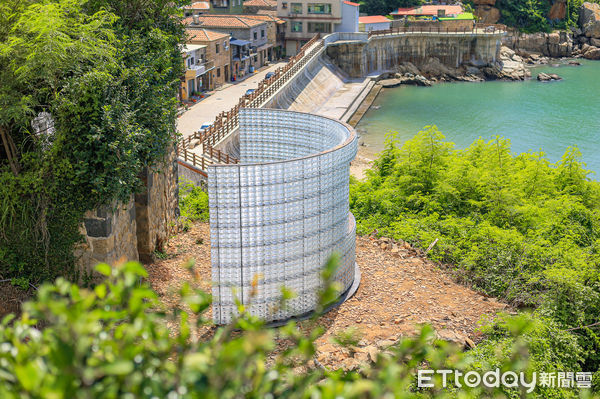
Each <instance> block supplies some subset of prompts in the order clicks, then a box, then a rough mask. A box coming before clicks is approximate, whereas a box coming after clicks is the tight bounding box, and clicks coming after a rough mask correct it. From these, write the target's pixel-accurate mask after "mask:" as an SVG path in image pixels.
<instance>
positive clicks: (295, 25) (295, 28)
mask: <svg viewBox="0 0 600 399" xmlns="http://www.w3.org/2000/svg"><path fill="white" fill-rule="evenodd" d="M292 32H302V22H292Z"/></svg>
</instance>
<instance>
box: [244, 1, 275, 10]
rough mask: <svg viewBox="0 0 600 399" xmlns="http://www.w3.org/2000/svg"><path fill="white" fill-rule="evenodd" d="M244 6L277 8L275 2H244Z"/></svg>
mask: <svg viewBox="0 0 600 399" xmlns="http://www.w3.org/2000/svg"><path fill="white" fill-rule="evenodd" d="M244 5H245V6H254V7H269V8H275V9H276V8H277V1H276V0H246V1H244Z"/></svg>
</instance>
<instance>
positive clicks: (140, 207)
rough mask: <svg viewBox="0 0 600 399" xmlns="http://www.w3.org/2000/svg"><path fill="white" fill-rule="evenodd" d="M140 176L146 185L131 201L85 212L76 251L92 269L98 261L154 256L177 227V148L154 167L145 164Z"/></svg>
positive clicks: (86, 268)
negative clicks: (82, 237)
mask: <svg viewBox="0 0 600 399" xmlns="http://www.w3.org/2000/svg"><path fill="white" fill-rule="evenodd" d="M140 178H141V180H142V182H143V186H144V189H143V191H141V192H139V193H137V194H135V195H132V196H131V200H130V201H129V202H127V203H125V204H123V203H118V204H117V203H114V204H112V205H111V206H103V207H100V208H98V209H95V210H91V211H88V212H87V213H86V214H85V215H84V220H83V223H82V225H81V233H82V235H83V236H84V242H83V243H82V244H81V245H79V246H78V247H77V248H76V250H75V255H76V257H77V258H78V263H79V266H80V267H81V268H82V269H83V270H85V271H87V272H88V273H89V272H91V271H92V270H93V267H94V266H95V265H96V264H98V263H109V264H115V263H117V262H119V261H122V260H125V261H127V260H141V261H143V262H148V261H150V260H152V256H153V254H154V252H155V251H160V250H162V248H163V244H164V243H165V242H166V240H167V239H168V237H169V234H171V232H172V230H173V229H174V228H175V227H176V223H177V218H178V216H179V208H178V190H177V188H178V185H177V183H178V179H177V163H176V158H175V152H174V151H171V152H170V153H169V155H168V156H167V157H166V159H165V161H164V163H163V164H160V165H159V166H158V167H156V168H154V169H153V170H149V169H148V168H145V169H144V170H143V171H142V173H141V175H140Z"/></svg>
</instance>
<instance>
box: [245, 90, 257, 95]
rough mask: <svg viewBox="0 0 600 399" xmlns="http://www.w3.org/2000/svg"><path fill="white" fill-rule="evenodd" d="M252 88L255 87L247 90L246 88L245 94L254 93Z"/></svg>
mask: <svg viewBox="0 0 600 399" xmlns="http://www.w3.org/2000/svg"><path fill="white" fill-rule="evenodd" d="M254 90H256V89H248V90H246V95H247V96H249V95H250V94H252V93H254Z"/></svg>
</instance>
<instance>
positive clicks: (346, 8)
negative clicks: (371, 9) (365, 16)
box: [335, 1, 359, 32]
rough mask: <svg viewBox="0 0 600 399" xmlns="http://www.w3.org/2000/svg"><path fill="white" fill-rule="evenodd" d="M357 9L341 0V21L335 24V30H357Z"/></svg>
mask: <svg viewBox="0 0 600 399" xmlns="http://www.w3.org/2000/svg"><path fill="white" fill-rule="evenodd" d="M358 9H359V7H356V6H351V5H349V4H346V3H344V2H343V1H342V23H341V24H339V25H336V26H335V32H358Z"/></svg>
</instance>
